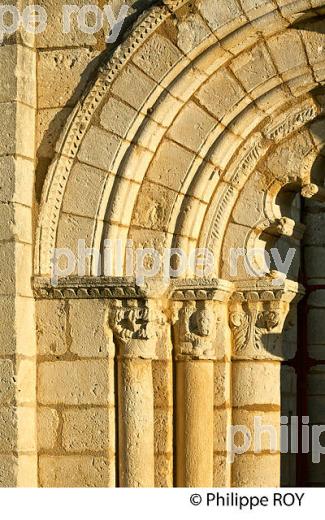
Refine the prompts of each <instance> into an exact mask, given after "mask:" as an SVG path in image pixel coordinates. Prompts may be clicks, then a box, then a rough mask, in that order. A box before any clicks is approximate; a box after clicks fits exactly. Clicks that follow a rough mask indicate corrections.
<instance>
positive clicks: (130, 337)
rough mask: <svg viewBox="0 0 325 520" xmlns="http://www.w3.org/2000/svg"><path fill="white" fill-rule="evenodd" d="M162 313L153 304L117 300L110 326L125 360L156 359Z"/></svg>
mask: <svg viewBox="0 0 325 520" xmlns="http://www.w3.org/2000/svg"><path fill="white" fill-rule="evenodd" d="M163 321H164V317H163V314H162V313H159V311H158V310H157V309H156V308H155V307H153V305H152V303H151V302H145V303H142V302H141V301H138V300H126V301H124V302H123V301H122V300H115V301H114V303H113V305H112V308H111V313H110V325H111V328H112V330H113V333H114V336H115V338H116V340H117V341H118V343H119V346H120V356H121V357H124V358H142V359H155V358H156V339H157V331H158V327H159V325H162V324H163Z"/></svg>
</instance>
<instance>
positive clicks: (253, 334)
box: [230, 278, 299, 487]
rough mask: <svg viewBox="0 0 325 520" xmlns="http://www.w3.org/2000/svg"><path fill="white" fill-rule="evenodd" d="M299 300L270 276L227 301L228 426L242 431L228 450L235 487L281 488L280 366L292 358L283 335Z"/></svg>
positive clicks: (294, 289)
mask: <svg viewBox="0 0 325 520" xmlns="http://www.w3.org/2000/svg"><path fill="white" fill-rule="evenodd" d="M298 300H299V286H298V284H296V283H294V282H285V283H281V282H280V285H279V280H272V279H271V278H270V279H266V280H260V281H257V282H256V281H252V282H247V283H246V284H245V283H243V284H241V285H238V286H237V290H236V292H235V293H234V294H233V296H232V298H231V302H230V326H231V329H232V333H233V355H232V425H233V427H239V429H240V431H241V433H237V436H235V444H236V446H238V447H240V446H242V445H243V443H244V442H245V443H246V446H245V449H244V450H243V453H238V452H237V454H236V453H235V452H233V465H232V479H231V485H232V486H234V487H278V486H279V485H280V463H281V453H280V448H281V446H280V417H281V388H282V387H283V386H285V383H286V381H284V380H283V378H284V377H286V375H285V374H286V372H285V371H281V362H282V361H284V360H287V359H291V358H292V357H294V352H292V345H291V344H290V345H287V344H286V343H285V342H283V332H284V328H285V327H288V326H290V324H288V323H286V318H287V316H288V313H289V310H290V307H291V306H292V305H293V304H295V303H296V302H297V301H298Z"/></svg>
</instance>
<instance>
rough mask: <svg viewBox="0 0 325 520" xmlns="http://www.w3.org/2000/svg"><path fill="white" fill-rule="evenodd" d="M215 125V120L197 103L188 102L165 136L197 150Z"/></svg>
mask: <svg viewBox="0 0 325 520" xmlns="http://www.w3.org/2000/svg"><path fill="white" fill-rule="evenodd" d="M216 125H217V121H216V120H215V119H214V118H213V117H211V116H210V115H209V114H207V113H206V112H205V111H204V110H202V109H201V108H200V107H199V106H198V105H196V104H195V103H193V102H189V103H188V104H187V105H186V106H185V107H184V109H183V110H182V111H181V112H180V114H179V115H178V117H177V118H176V120H175V122H174V123H173V126H172V127H171V129H170V130H169V132H168V133H167V137H169V138H171V139H173V140H174V141H176V142H177V143H179V144H181V145H183V146H186V147H187V148H190V149H191V150H193V151H194V152H199V150H200V148H201V147H202V145H203V144H204V142H205V141H206V139H207V138H208V136H209V135H210V132H211V131H212V130H213V129H214V127H215V126H216Z"/></svg>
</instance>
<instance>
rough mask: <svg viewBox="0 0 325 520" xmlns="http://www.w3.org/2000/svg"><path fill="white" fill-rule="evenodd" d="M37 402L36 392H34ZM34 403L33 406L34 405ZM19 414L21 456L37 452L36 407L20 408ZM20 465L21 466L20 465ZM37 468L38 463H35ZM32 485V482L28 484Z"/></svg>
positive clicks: (18, 426) (18, 443)
mask: <svg viewBox="0 0 325 520" xmlns="http://www.w3.org/2000/svg"><path fill="white" fill-rule="evenodd" d="M33 397H34V402H35V391H34V395H33ZM34 402H33V405H34ZM16 414H17V451H18V453H19V454H20V456H23V454H27V453H29V454H30V453H36V451H37V419H36V408H35V406H30V405H29V404H28V405H27V406H18V407H17V409H16ZM19 465H20V464H19ZM35 467H36V463H35ZM28 485H29V486H30V485H32V482H30V483H29V484H28Z"/></svg>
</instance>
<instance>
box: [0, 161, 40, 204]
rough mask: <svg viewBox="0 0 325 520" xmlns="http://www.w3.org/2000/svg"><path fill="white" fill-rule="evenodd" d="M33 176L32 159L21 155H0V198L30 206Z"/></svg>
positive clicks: (4, 200) (3, 200)
mask: <svg viewBox="0 0 325 520" xmlns="http://www.w3.org/2000/svg"><path fill="white" fill-rule="evenodd" d="M33 178H34V166H33V162H32V161H30V160H28V159H23V158H21V157H16V158H15V157H13V156H6V157H0V200H1V201H2V202H17V203H20V204H24V205H25V206H29V207H31V205H32V196H33Z"/></svg>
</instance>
